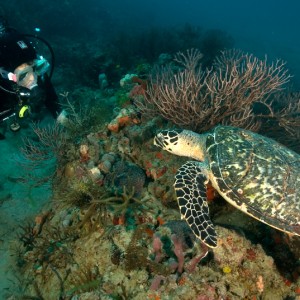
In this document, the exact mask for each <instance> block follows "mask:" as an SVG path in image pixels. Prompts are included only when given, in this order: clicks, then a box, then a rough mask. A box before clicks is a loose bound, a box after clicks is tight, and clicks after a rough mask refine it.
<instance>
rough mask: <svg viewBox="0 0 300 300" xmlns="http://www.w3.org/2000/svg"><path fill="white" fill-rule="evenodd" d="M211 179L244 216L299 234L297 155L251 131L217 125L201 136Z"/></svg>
mask: <svg viewBox="0 0 300 300" xmlns="http://www.w3.org/2000/svg"><path fill="white" fill-rule="evenodd" d="M206 152H207V154H208V155H207V158H208V160H209V165H210V169H211V172H212V175H211V180H212V181H213V182H215V184H216V185H217V189H218V190H219V191H220V194H221V195H222V196H223V197H224V198H225V199H226V200H227V201H228V202H230V203H231V204H233V205H234V206H236V207H238V208H239V209H241V210H242V211H244V212H246V213H248V214H249V215H251V216H253V217H255V218H257V219H259V220H260V221H262V222H264V223H267V224H269V225H270V226H273V227H275V228H278V229H281V230H283V231H285V232H290V233H294V234H297V235H300V176H299V174H300V156H299V155H298V154H297V153H295V152H293V151H291V150H289V149H288V148H286V147H284V146H282V145H280V144H278V143H277V142H275V141H273V140H271V139H268V138H266V137H263V136H261V135H259V134H255V133H253V132H251V131H247V130H243V129H239V128H234V127H226V126H219V127H216V128H215V129H214V130H213V131H212V132H211V133H210V134H209V135H208V137H207V141H206Z"/></svg>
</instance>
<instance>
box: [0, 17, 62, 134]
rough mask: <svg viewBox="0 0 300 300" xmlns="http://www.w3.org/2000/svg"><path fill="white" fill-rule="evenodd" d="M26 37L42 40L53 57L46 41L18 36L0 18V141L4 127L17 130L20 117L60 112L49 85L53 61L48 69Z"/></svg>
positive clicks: (36, 116) (55, 115) (56, 114)
mask: <svg viewBox="0 0 300 300" xmlns="http://www.w3.org/2000/svg"><path fill="white" fill-rule="evenodd" d="M27 36H30V37H34V38H37V39H39V40H42V41H43V42H44V43H46V45H47V46H48V47H49V49H50V52H51V54H52V55H53V51H52V48H51V47H50V45H49V44H48V43H47V42H46V41H44V40H43V39H41V38H38V37H36V36H32V35H23V34H21V33H19V32H18V31H17V30H15V29H13V28H10V27H9V26H8V23H7V21H6V20H5V18H3V17H0V139H4V138H5V136H4V133H5V131H6V129H7V127H9V128H10V129H11V130H12V131H18V130H19V129H20V127H21V126H20V123H22V120H23V118H24V117H30V119H32V120H37V119H38V118H39V114H40V112H41V110H42V109H43V107H46V108H47V109H48V110H49V111H50V113H51V114H52V116H53V117H54V118H56V117H57V116H58V113H59V111H60V108H59V103H58V97H57V94H56V92H55V90H54V88H53V86H52V83H51V75H52V72H53V64H54V62H52V63H53V64H52V68H51V67H50V64H49V63H48V61H47V60H46V59H45V58H43V57H42V56H38V55H37V52H36V50H35V49H34V47H33V46H32V44H31V43H30V42H29V41H28V40H27V38H26V37H27ZM52 58H53V57H52ZM49 70H51V71H50V75H48V73H47V72H48V71H49ZM1 130H2V131H1Z"/></svg>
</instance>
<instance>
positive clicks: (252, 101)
mask: <svg viewBox="0 0 300 300" xmlns="http://www.w3.org/2000/svg"><path fill="white" fill-rule="evenodd" d="M201 58H202V54H201V53H200V52H199V51H198V50H195V49H192V50H188V51H187V52H186V53H181V52H179V53H177V54H176V55H175V62H176V63H177V64H178V65H179V66H177V67H176V66H174V65H168V66H166V67H163V68H160V69H156V70H155V71H154V73H153V75H152V76H150V82H149V84H148V86H147V91H146V95H145V97H141V96H139V97H136V98H135V103H136V105H137V106H138V108H139V109H140V110H141V111H142V113H145V114H148V115H153V114H157V113H158V114H160V115H161V116H162V117H164V118H165V119H168V120H171V121H172V122H173V123H175V124H176V125H179V126H181V127H186V128H190V129H193V130H195V131H206V130H209V129H210V128H212V127H213V126H215V125H217V124H224V125H233V126H238V127H243V128H248V129H252V130H258V129H259V127H260V124H261V122H262V120H265V119H266V118H273V119H276V120H277V122H278V123H279V125H280V126H283V127H284V128H285V129H286V130H288V131H289V130H292V129H291V128H292V127H293V125H294V123H293V122H291V121H290V119H291V118H290V114H291V113H292V112H293V111H292V107H291V106H290V105H288V106H285V107H283V108H282V110H281V111H280V113H277V114H275V112H274V107H273V106H272V99H271V98H272V96H273V95H274V94H275V93H276V92H277V91H280V90H282V89H283V86H284V84H286V83H287V82H288V81H289V79H290V76H289V75H288V73H287V70H286V69H285V67H284V65H285V64H284V62H282V61H280V60H277V61H276V62H274V63H271V64H268V63H267V59H265V60H259V59H258V58H256V57H254V56H253V55H249V54H244V53H242V52H240V51H236V50H231V51H224V52H222V53H221V55H220V56H218V57H217V58H216V59H215V63H214V66H213V67H212V68H211V69H205V70H203V69H202V68H201V64H200V61H201ZM297 103H298V102H297ZM256 105H261V106H262V107H263V108H264V113H261V112H259V113H257V112H256V110H255V106H256ZM298 110H299V107H298ZM288 120H289V121H288Z"/></svg>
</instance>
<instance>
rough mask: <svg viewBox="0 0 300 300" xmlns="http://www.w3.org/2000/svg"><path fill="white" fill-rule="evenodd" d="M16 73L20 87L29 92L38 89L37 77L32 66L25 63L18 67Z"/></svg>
mask: <svg viewBox="0 0 300 300" xmlns="http://www.w3.org/2000/svg"><path fill="white" fill-rule="evenodd" d="M14 73H15V75H16V82H17V84H18V85H19V86H22V87H25V88H27V89H29V90H31V89H33V88H34V87H37V75H36V73H35V72H34V70H33V67H32V65H29V64H27V63H24V64H22V65H20V66H19V67H17V68H16V69H15V71H14Z"/></svg>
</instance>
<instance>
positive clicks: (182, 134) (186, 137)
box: [154, 130, 205, 160]
mask: <svg viewBox="0 0 300 300" xmlns="http://www.w3.org/2000/svg"><path fill="white" fill-rule="evenodd" d="M154 145H156V146H158V147H160V148H162V149H163V150H166V151H168V152H170V153H172V154H175V155H179V156H187V157H192V158H194V159H197V160H203V159H204V149H205V136H204V135H200V134H197V133H195V132H193V131H189V130H163V131H161V132H159V133H158V134H157V135H156V136H155V137H154Z"/></svg>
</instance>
